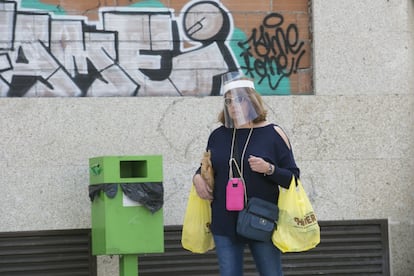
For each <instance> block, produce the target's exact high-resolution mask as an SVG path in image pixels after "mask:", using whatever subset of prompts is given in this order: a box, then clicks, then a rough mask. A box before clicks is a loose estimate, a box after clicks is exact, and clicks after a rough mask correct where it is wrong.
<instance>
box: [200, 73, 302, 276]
mask: <svg viewBox="0 0 414 276" xmlns="http://www.w3.org/2000/svg"><path fill="white" fill-rule="evenodd" d="M223 84H224V86H223V89H222V91H223V92H222V93H223V94H224V108H223V110H222V111H221V112H220V114H219V121H220V122H221V123H222V126H220V127H218V128H217V129H215V130H214V131H212V133H211V134H210V137H209V139H208V143H207V150H210V151H211V162H212V167H213V170H214V189H213V190H212V189H211V188H210V186H209V185H208V184H207V183H206V181H205V179H203V178H202V177H201V174H200V171H201V170H200V168H199V169H198V170H197V172H196V174H195V175H194V177H193V183H194V185H195V188H196V191H197V193H198V195H199V196H200V197H201V198H203V199H209V200H211V208H212V223H211V231H212V233H213V236H214V242H215V245H216V252H217V257H218V261H219V267H220V275H221V276H235V275H237V276H240V275H243V251H244V247H245V245H246V244H247V245H248V246H249V248H250V251H251V253H252V255H253V258H254V260H255V264H256V268H257V270H258V272H259V273H260V275H261V276H271V275H272V276H281V275H283V272H282V265H281V253H280V251H279V250H278V249H277V248H276V247H275V246H274V245H273V243H272V241H271V240H269V241H265V242H262V241H255V240H250V239H247V238H244V237H242V236H240V235H238V234H237V232H236V222H237V216H238V213H239V212H238V211H229V210H227V209H226V185H227V182H228V180H229V178H231V177H242V178H243V179H244V182H245V185H246V194H247V197H248V198H251V197H258V198H261V199H264V200H266V201H269V202H272V203H275V202H277V199H278V195H279V187H278V186H281V187H284V188H288V187H289V185H290V181H291V179H292V175H295V176H296V177H299V169H298V167H297V166H296V163H295V160H294V157H293V153H292V150H291V146H290V143H289V140H288V138H287V136H286V134H285V133H284V132H283V131H282V129H281V128H280V127H278V126H277V125H274V124H272V123H269V122H268V121H267V120H266V115H267V112H266V110H265V109H264V106H263V102H262V98H261V97H260V95H259V94H258V93H257V92H256V91H255V90H254V84H253V82H252V81H251V80H249V79H246V78H243V77H240V74H239V73H238V72H231V73H227V74H226V75H225V76H224V79H223ZM231 158H234V160H236V162H229V161H230V159H231ZM234 163H237V166H236V165H235V164H234ZM230 164H232V168H231V169H230Z"/></svg>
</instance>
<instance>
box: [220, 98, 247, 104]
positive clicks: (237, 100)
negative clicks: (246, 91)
mask: <svg viewBox="0 0 414 276" xmlns="http://www.w3.org/2000/svg"><path fill="white" fill-rule="evenodd" d="M245 100H246V97H235V98H224V103H225V104H226V105H231V104H232V103H242V102H244V101H245Z"/></svg>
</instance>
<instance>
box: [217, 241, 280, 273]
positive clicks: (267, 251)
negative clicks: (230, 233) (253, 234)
mask: <svg viewBox="0 0 414 276" xmlns="http://www.w3.org/2000/svg"><path fill="white" fill-rule="evenodd" d="M214 242H215V244H216V254H217V258H218V262H219V267H220V275H221V276H243V251H244V247H245V242H239V241H233V240H232V239H230V238H229V237H226V236H219V235H214ZM247 244H248V245H249V248H250V252H251V253H252V256H253V259H254V262H255V263H256V269H257V271H258V272H259V274H260V276H283V272H282V261H281V253H280V251H279V249H278V248H277V247H275V246H274V245H273V243H272V241H269V242H259V241H251V242H248V243H247Z"/></svg>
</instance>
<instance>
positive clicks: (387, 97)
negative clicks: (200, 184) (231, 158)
mask: <svg viewBox="0 0 414 276" xmlns="http://www.w3.org/2000/svg"><path fill="white" fill-rule="evenodd" d="M312 6H313V7H312V8H313V67H314V78H313V81H314V84H313V85H314V93H315V95H309V96H265V97H264V100H265V101H266V105H267V107H268V110H269V119H270V121H273V122H275V123H278V124H280V125H281V126H283V127H284V128H285V129H286V131H287V132H288V134H289V136H290V139H291V142H292V144H293V148H294V153H295V155H296V159H297V162H298V165H299V166H300V168H301V171H302V179H303V183H304V186H305V189H306V190H307V192H308V194H309V196H310V198H311V200H312V202H313V204H314V207H315V209H316V213H317V214H318V217H319V219H321V220H332V219H339V220H340V219H371V218H387V219H388V220H389V224H390V229H389V230H390V247H391V252H390V254H391V268H392V272H393V275H395V276H409V275H411V273H412V271H413V269H414V263H413V261H412V260H413V259H414V251H413V250H412V245H413V244H414V219H413V215H412V210H413V208H414V198H413V197H414V185H413V184H414V183H413V182H414V152H413V150H414V147H413V146H414V145H413V144H414V139H413V138H414V121H413V118H414V116H413V111H414V80H413V79H414V78H413V76H414V69H413V68H414V66H413V65H414V64H413V60H414V59H413V50H414V42H413V37H414V26H413V22H414V21H413V16H414V11H413V9H414V7H413V1H410V0H388V1H386V0H381V1H378V0H369V1H358V0H349V1H322V0H314V1H313V5H312ZM221 107H222V99H221V98H220V97H203V98H195V97H155V98H152V97H151V98H150V97H128V98H30V99H28V98H17V99H16V98H2V99H1V100H0V118H1V119H0V129H1V132H0V166H1V168H2V170H1V171H0V182H1V183H0V187H1V192H2V195H3V196H2V199H1V200H0V208H1V213H0V221H1V224H0V232H5V231H26V230H46V229H72V228H88V227H90V202H89V198H88V190H87V189H88V181H89V180H88V158H90V157H93V156H101V155H146V154H161V155H163V159H164V185H165V205H164V217H165V223H166V224H181V223H182V219H183V213H184V209H185V204H186V197H187V194H188V191H189V187H190V185H191V176H192V174H193V172H194V170H195V169H196V167H197V166H198V163H199V159H200V156H201V152H202V150H203V149H204V147H205V143H206V140H207V137H208V134H209V132H210V131H211V130H212V129H213V128H214V127H216V126H217V123H216V116H217V113H218V111H219V110H220V108H221ZM99 275H100V276H109V275H111V276H112V275H118V270H117V260H116V258H111V257H100V258H99Z"/></svg>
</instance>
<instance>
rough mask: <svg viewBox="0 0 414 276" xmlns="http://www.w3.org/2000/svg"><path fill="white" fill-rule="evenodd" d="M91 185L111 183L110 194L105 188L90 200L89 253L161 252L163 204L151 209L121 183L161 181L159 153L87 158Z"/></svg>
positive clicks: (162, 246) (162, 250) (160, 158)
mask: <svg viewBox="0 0 414 276" xmlns="http://www.w3.org/2000/svg"><path fill="white" fill-rule="evenodd" d="M89 168H90V174H89V175H90V185H102V187H106V186H105V185H108V186H109V185H111V187H112V188H114V187H115V188H116V190H117V191H116V193H115V194H112V195H111V197H110V196H108V193H106V192H105V191H104V189H103V190H102V191H101V192H99V194H98V195H97V196H96V197H95V198H94V199H93V201H92V204H91V205H92V207H91V208H92V210H91V220H92V253H93V254H94V255H124V254H138V253H159V252H164V221H163V210H162V208H161V209H160V210H158V211H156V212H155V213H152V212H151V211H150V210H148V209H147V208H146V207H145V206H143V205H141V204H139V203H137V202H135V201H132V200H131V199H130V198H128V197H127V196H126V195H125V194H124V193H123V191H122V189H121V184H122V185H128V184H134V185H135V184H136V183H146V184H148V183H150V184H151V183H154V185H155V183H158V184H159V183H162V180H163V174H162V157H161V156H158V155H155V156H101V157H93V158H90V159H89Z"/></svg>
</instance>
